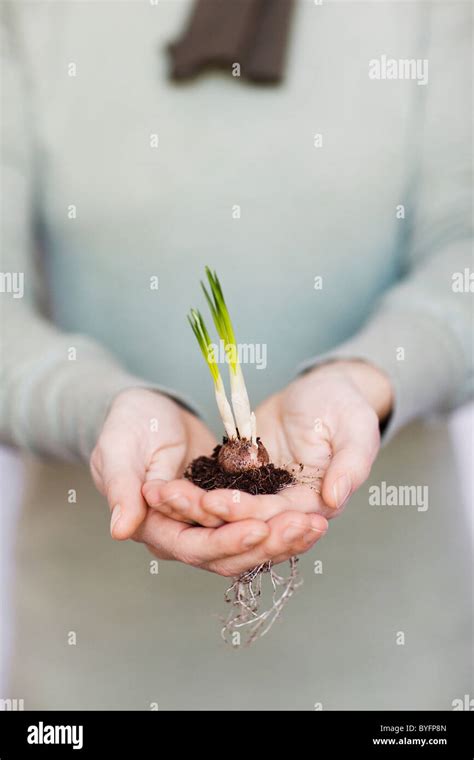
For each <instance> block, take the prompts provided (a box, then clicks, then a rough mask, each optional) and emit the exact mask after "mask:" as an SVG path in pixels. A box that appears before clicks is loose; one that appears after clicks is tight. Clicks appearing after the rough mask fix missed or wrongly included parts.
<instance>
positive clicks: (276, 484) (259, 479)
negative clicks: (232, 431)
mask: <svg viewBox="0 0 474 760" xmlns="http://www.w3.org/2000/svg"><path fill="white" fill-rule="evenodd" d="M257 443H258V445H259V458H261V459H262V460H263V459H265V455H264V454H263V453H262V454H261V455H260V452H261V449H260V447H261V446H262V447H263V444H262V443H261V441H259V440H258V441H257ZM228 445H229V444H228V442H227V440H226V439H225V438H224V442H223V444H222V445H219V446H216V447H215V449H214V451H213V452H212V455H211V456H210V457H205V456H202V457H197V458H196V459H193V461H192V462H191V463H190V464H189V465H188V467H187V469H186V472H185V473H184V477H185V478H187V479H188V480H190V481H191V482H192V483H194V484H195V485H196V486H199V488H202V489H204V490H205V491H213V490H214V489H216V488H230V489H235V490H238V491H244V492H245V493H250V494H253V495H258V494H274V493H278V491H281V489H282V488H286V486H290V485H293V484H294V483H295V482H296V481H295V478H294V476H293V475H292V474H291V473H290V472H288V470H285V469H284V468H283V467H275V465H274V464H271V463H270V462H269V461H268V455H267V457H266V460H267V464H263V465H260V466H254V467H251V468H250V469H248V470H240V471H239V470H237V469H236V470H235V471H231V472H230V471H228V469H227V470H225V469H223V468H222V466H221V464H220V462H222V460H223V456H222V453H223V451H225V450H226V446H228ZM264 451H265V453H266V449H264ZM229 458H230V457H226V459H229Z"/></svg>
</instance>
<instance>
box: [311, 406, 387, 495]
mask: <svg viewBox="0 0 474 760" xmlns="http://www.w3.org/2000/svg"><path fill="white" fill-rule="evenodd" d="M343 424H344V427H343V429H341V430H340V431H336V432H335V434H334V436H333V440H332V446H333V457H332V459H331V462H330V464H329V467H328V470H327V472H326V475H325V477H324V480H323V488H322V497H323V499H324V502H325V503H326V504H327V505H328V506H330V507H332V508H333V509H341V508H342V507H343V506H344V504H345V503H346V502H347V500H348V498H349V497H350V495H351V494H352V493H354V491H356V490H357V488H359V487H360V486H361V485H362V483H363V482H364V481H365V480H366V479H367V478H368V477H369V474H370V470H371V467H372V464H373V462H374V459H375V457H376V456H377V452H378V449H379V446H380V432H379V422H378V418H377V415H376V414H375V412H372V410H371V409H370V408H366V407H364V409H363V410H362V411H360V412H354V414H352V415H350V416H348V417H347V419H345V420H344V423H343Z"/></svg>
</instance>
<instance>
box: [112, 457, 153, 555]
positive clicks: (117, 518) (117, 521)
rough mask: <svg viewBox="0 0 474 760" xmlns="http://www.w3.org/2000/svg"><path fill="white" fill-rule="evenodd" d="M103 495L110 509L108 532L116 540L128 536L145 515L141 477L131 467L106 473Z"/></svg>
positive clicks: (122, 539)
mask: <svg viewBox="0 0 474 760" xmlns="http://www.w3.org/2000/svg"><path fill="white" fill-rule="evenodd" d="M104 480H105V495H106V497H107V501H108V503H109V507H110V509H111V511H112V514H111V518H110V533H111V535H112V538H115V539H116V540H117V541H124V540H125V539H127V538H130V537H131V536H132V535H133V534H134V533H135V531H136V530H137V528H138V526H139V525H140V524H141V523H142V522H143V520H144V519H145V515H146V511H147V510H146V504H145V501H144V499H143V497H142V494H141V487H142V478H141V477H140V476H139V475H138V473H137V472H135V471H134V470H133V469H132V468H129V469H128V470H127V469H122V468H121V469H120V471H119V472H112V473H110V472H109V473H108V475H107V476H106V477H105V478H104Z"/></svg>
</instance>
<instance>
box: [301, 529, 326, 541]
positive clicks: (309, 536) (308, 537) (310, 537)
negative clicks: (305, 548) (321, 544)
mask: <svg viewBox="0 0 474 760" xmlns="http://www.w3.org/2000/svg"><path fill="white" fill-rule="evenodd" d="M322 532H323V531H321V530H319V528H310V529H309V530H308V531H306V533H305V534H304V536H303V543H304V544H312V543H313V541H316V539H317V537H318V535H319V536H320V535H321V533H322Z"/></svg>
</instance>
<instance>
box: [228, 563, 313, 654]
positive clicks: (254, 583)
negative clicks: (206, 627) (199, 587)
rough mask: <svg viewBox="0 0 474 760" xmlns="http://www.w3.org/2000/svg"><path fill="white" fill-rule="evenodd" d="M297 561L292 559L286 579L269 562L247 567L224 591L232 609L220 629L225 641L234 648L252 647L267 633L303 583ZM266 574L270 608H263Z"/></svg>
mask: <svg viewBox="0 0 474 760" xmlns="http://www.w3.org/2000/svg"><path fill="white" fill-rule="evenodd" d="M297 563H298V558H297V557H291V558H290V560H289V564H290V574H289V576H288V577H286V578H285V577H283V576H282V575H279V574H278V573H277V572H275V569H274V566H273V564H272V562H271V561H270V562H264V563H263V564H261V565H257V567H254V568H252V570H247V571H246V572H245V573H242V574H241V575H239V577H238V578H236V579H235V580H234V582H233V583H232V585H231V586H230V587H229V588H228V589H227V591H226V594H225V598H226V601H227V602H229V603H231V604H232V609H231V610H230V613H229V615H228V617H227V619H226V621H225V623H224V626H223V628H222V631H221V635H222V638H223V639H224V641H226V642H227V643H229V644H232V646H234V647H239V646H241V645H242V644H245V645H246V646H249V645H250V644H252V643H253V642H254V641H256V639H259V638H262V636H265V634H267V633H268V631H269V630H270V628H271V627H272V625H273V623H274V622H275V621H276V619H277V618H278V617H279V616H280V614H281V612H282V610H283V608H284V607H285V605H286V604H287V602H288V600H289V599H290V598H291V597H292V596H293V594H294V592H295V591H296V589H297V588H299V587H300V586H301V584H302V583H303V580H302V578H301V577H300V575H299V573H298V569H297ZM266 573H268V575H269V577H270V582H271V585H272V589H273V591H272V602H273V603H272V606H271V607H270V609H268V610H264V611H260V602H261V595H262V585H263V584H262V581H263V578H264V576H265V574H266ZM242 634H243V636H242ZM242 638H243V641H242Z"/></svg>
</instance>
